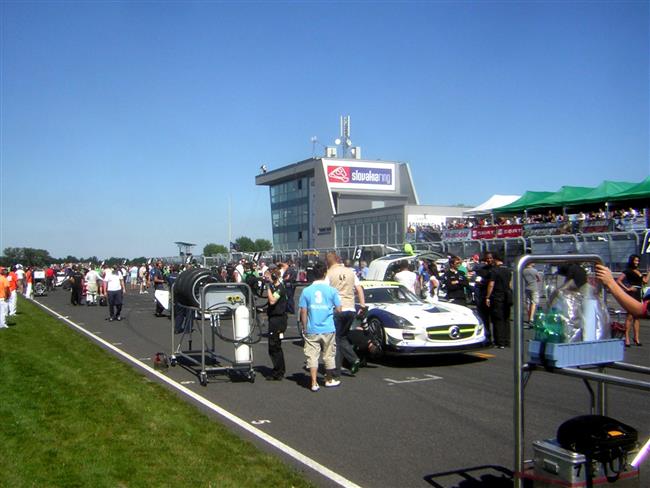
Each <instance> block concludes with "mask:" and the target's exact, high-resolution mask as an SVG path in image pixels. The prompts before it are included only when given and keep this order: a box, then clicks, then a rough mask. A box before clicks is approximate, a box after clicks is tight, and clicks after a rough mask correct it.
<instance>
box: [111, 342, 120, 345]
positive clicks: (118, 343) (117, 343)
mask: <svg viewBox="0 0 650 488" xmlns="http://www.w3.org/2000/svg"><path fill="white" fill-rule="evenodd" d="M112 344H113V345H114V346H121V345H122V343H121V342H113V343H112Z"/></svg>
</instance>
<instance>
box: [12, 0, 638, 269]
mask: <svg viewBox="0 0 650 488" xmlns="http://www.w3.org/2000/svg"><path fill="white" fill-rule="evenodd" d="M0 5H1V6H0V8H1V11H0V19H1V23H2V24H1V27H2V37H1V47H0V50H1V52H0V54H1V65H0V69H1V76H2V78H1V86H0V88H1V104H2V105H1V107H0V118H1V120H0V121H1V124H2V125H1V133H0V135H1V141H0V143H1V144H0V156H1V163H2V174H1V176H2V179H1V186H2V188H1V189H2V195H1V201H0V204H1V207H2V208H1V214H0V215H1V233H0V249H4V248H5V247H8V246H29V247H38V248H45V249H48V250H49V251H50V253H51V254H52V255H54V256H65V255H68V254H72V255H76V256H90V255H97V256H100V257H109V256H125V257H135V256H141V255H146V256H161V255H162V256H168V255H173V254H175V253H176V247H175V246H174V244H173V242H174V241H177V240H184V241H190V242H195V243H197V244H198V245H199V248H202V247H203V245H205V244H206V243H208V242H217V243H222V244H226V243H227V239H228V210H227V209H228V203H227V202H228V198H229V196H230V198H231V200H232V217H233V219H232V220H233V223H232V232H233V236H234V237H237V236H240V235H247V236H250V237H252V238H270V237H271V226H270V209H269V198H268V189H267V188H266V187H256V186H255V184H254V177H255V175H256V174H257V173H258V169H259V167H260V164H262V163H265V164H267V165H268V166H269V168H271V169H272V168H276V167H279V166H283V165H285V164H288V163H292V162H295V161H299V160H302V159H305V158H307V157H310V156H311V154H312V144H311V143H310V137H311V136H318V138H319V139H320V141H322V142H323V143H326V144H331V141H333V139H334V138H335V137H336V136H337V133H338V119H339V115H342V114H349V115H350V116H351V117H352V140H353V142H354V144H355V145H360V146H361V147H362V154H363V157H364V158H368V159H384V160H399V161H406V162H408V163H410V165H411V170H412V173H413V175H414V179H415V182H416V188H417V191H418V194H419V197H420V201H421V203H423V204H458V203H465V204H468V205H476V204H479V203H481V202H482V201H484V200H486V199H487V198H488V197H490V196H491V195H492V194H494V193H505V194H518V193H523V192H524V191H526V190H547V191H551V190H556V189H559V187H560V186H562V185H576V186H596V185H597V184H599V183H600V182H601V181H602V180H604V179H611V180H626V181H640V180H642V179H643V178H645V177H646V176H647V175H648V174H649V173H650V155H649V154H650V148H649V137H650V136H649V134H650V128H649V113H650V108H649V93H650V83H649V66H648V62H649V57H650V56H649V53H650V36H649V31H650V28H649V25H650V13H649V4H648V2H646V1H636V2H634V1H629V2H625V1H616V2H604V1H597V2H596V1H594V2H589V1H581V2H570V1H569V2H557V1H553V2H543V1H535V2H512V1H510V2H473V1H465V2H450V1H444V2H425V1H418V2H306V1H303V2H286V1H285V2H209V1H204V2H119V1H111V2H108V1H106V2H102V1H97V2H92V1H88V2H74V1H67V2H57V1H39V2H30V1H20V2H11V1H2V2H1V3H0Z"/></svg>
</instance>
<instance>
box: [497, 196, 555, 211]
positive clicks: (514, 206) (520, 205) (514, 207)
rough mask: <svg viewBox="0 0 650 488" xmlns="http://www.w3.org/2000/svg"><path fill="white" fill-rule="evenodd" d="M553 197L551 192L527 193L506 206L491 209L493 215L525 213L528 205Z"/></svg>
mask: <svg viewBox="0 0 650 488" xmlns="http://www.w3.org/2000/svg"><path fill="white" fill-rule="evenodd" d="M551 195H553V192H552V191H527V192H526V193H524V194H523V195H522V196H521V198H519V199H518V200H515V201H514V202H512V203H509V204H508V205H503V206H502V207H497V208H494V209H492V212H494V213H517V212H523V211H525V210H526V209H527V208H528V207H529V206H530V205H533V204H534V203H535V202H538V201H540V200H543V199H544V198H547V197H549V196H551Z"/></svg>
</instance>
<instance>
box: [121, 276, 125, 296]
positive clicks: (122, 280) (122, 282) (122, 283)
mask: <svg viewBox="0 0 650 488" xmlns="http://www.w3.org/2000/svg"><path fill="white" fill-rule="evenodd" d="M120 286H121V287H122V293H126V286H124V277H123V276H122V274H120Z"/></svg>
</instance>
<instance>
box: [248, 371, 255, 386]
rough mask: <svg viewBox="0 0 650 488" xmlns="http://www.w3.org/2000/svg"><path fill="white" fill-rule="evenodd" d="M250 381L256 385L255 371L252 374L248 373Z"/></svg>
mask: <svg viewBox="0 0 650 488" xmlns="http://www.w3.org/2000/svg"><path fill="white" fill-rule="evenodd" d="M248 381H250V382H251V383H255V371H251V372H250V373H248Z"/></svg>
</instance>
